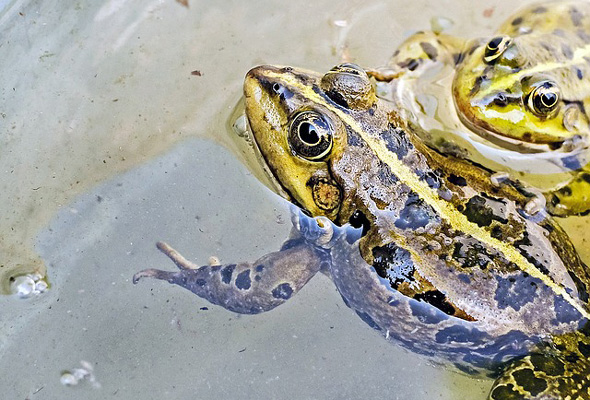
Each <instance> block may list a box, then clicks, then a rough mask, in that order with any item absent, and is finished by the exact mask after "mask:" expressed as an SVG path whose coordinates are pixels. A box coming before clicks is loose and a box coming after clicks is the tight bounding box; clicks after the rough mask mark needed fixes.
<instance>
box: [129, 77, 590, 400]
mask: <svg viewBox="0 0 590 400" xmlns="http://www.w3.org/2000/svg"><path fill="white" fill-rule="evenodd" d="M244 86H245V87H244V91H245V98H246V111H247V116H248V119H249V123H250V126H251V128H252V131H253V135H254V138H255V140H256V143H257V145H258V147H259V149H260V151H261V154H262V156H263V158H264V160H265V162H266V164H267V166H268V168H269V170H270V171H271V172H272V174H273V175H274V177H275V178H276V179H277V181H278V182H279V183H280V185H281V186H282V188H283V191H284V192H285V195H286V196H288V198H289V199H290V200H291V201H293V202H294V203H296V204H297V205H298V206H299V207H300V208H301V209H303V210H304V211H305V213H307V214H311V216H312V217H315V218H312V217H310V216H307V215H306V214H304V213H302V212H299V211H295V212H294V217H293V224H294V228H293V231H292V234H291V237H290V239H289V240H288V241H287V242H285V244H284V245H283V247H282V249H281V250H279V251H278V252H274V253H270V254H268V255H266V256H264V257H262V258H261V259H259V260H257V261H255V262H254V263H240V264H228V265H223V266H202V267H198V266H196V265H194V264H192V263H190V262H188V261H187V260H185V259H184V258H182V256H180V255H179V254H178V253H176V252H175V251H174V250H173V249H172V248H170V247H169V246H167V245H165V244H163V243H160V244H159V245H158V247H159V248H160V250H162V251H163V252H164V253H165V254H167V255H168V256H169V257H170V258H171V259H172V260H173V261H174V262H175V263H176V265H177V266H178V267H179V268H180V271H177V272H168V271H162V270H155V269H150V270H144V271H141V272H139V273H137V274H136V275H135V276H134V282H137V281H138V280H139V279H140V278H142V277H152V278H157V279H163V280H167V281H168V282H170V283H174V284H177V285H179V286H182V287H184V288H186V289H188V290H191V291H192V292H193V293H195V294H197V295H198V296H200V297H202V298H204V299H206V300H208V301H210V302H211V303H214V304H218V305H221V306H222V307H224V308H226V309H228V310H231V311H234V312H239V313H246V314H255V313H260V312H263V311H267V310H270V309H272V308H274V307H276V306H278V305H280V304H282V303H284V302H285V301H287V300H288V299H289V298H290V297H292V296H293V295H294V294H296V293H297V291H298V290H299V289H301V287H303V286H304V285H305V284H306V283H307V282H308V281H309V279H311V278H312V277H313V276H314V275H315V274H316V273H317V272H318V271H321V272H323V273H325V274H326V275H328V276H329V277H330V278H331V279H332V280H333V281H334V283H335V285H336V287H337V288H338V290H339V292H340V294H341V295H342V298H343V300H344V301H345V303H346V304H347V305H348V306H349V307H350V308H351V309H353V310H354V311H355V312H356V313H357V314H358V315H359V316H360V317H361V318H362V319H363V320H364V321H365V322H366V323H368V324H369V325H370V326H371V327H373V328H374V329H376V330H378V331H379V332H380V333H381V334H382V335H383V336H384V337H385V338H386V339H388V340H390V341H392V342H396V343H398V344H401V345H403V346H405V347H406V348H408V349H410V350H412V351H414V352H417V353H420V354H423V355H426V356H428V357H430V358H431V359H432V360H434V361H435V362H439V363H445V364H451V365H454V366H455V367H456V368H458V369H460V370H462V371H465V372H468V373H474V374H475V373H484V374H488V375H491V376H499V378H498V380H497V382H496V383H495V385H494V388H493V389H492V392H491V395H490V396H491V398H493V399H497V400H498V399H504V400H505V399H512V398H523V399H535V398H562V397H563V398H565V396H566V395H571V396H574V395H575V394H576V393H579V389H578V388H577V386H576V385H574V384H572V383H571V380H572V379H573V380H575V382H576V384H578V383H579V384H582V389H581V390H583V391H584V393H585V394H584V396H587V395H588V383H587V381H586V380H585V378H582V376H586V375H587V373H588V368H589V365H588V363H587V361H586V358H585V357H584V356H583V354H584V351H585V350H586V347H585V346H587V345H590V341H589V340H588V336H587V331H586V329H587V328H586V327H587V321H588V320H587V316H588V285H589V284H590V276H589V274H588V269H587V268H586V266H585V265H584V264H583V263H582V262H581V261H580V259H579V257H578V255H577V253H576V252H575V250H574V248H573V246H572V244H571V242H570V241H569V239H568V237H567V235H566V234H565V233H564V232H563V231H562V230H561V228H560V227H559V226H558V225H557V224H556V223H555V222H554V221H553V220H552V219H551V218H550V217H549V216H548V215H546V214H545V213H544V212H543V211H541V212H539V213H537V214H535V215H534V216H531V215H528V214H526V213H525V212H524V211H523V209H524V207H525V205H526V203H527V202H528V200H529V195H528V193H527V191H526V189H525V188H521V187H518V186H516V185H515V184H513V183H512V182H506V183H505V184H504V185H502V186H494V185H492V184H491V183H490V174H489V172H487V171H484V170H482V169H480V168H478V167H475V166H473V165H471V164H469V163H468V162H465V161H462V160H459V159H455V158H453V157H450V156H445V155H442V154H439V153H436V152H434V151H432V150H430V149H428V148H427V147H426V146H424V144H423V143H422V142H421V141H420V140H419V139H418V138H417V137H415V136H413V135H409V134H408V133H407V132H406V131H405V130H404V129H403V128H404V125H403V121H399V120H397V117H396V114H395V113H393V114H391V110H390V109H388V108H387V105H386V104H385V103H384V102H382V101H380V100H377V99H376V98H375V95H374V93H373V91H372V88H371V85H370V83H369V80H368V77H367V75H366V74H365V73H364V72H363V71H362V69H360V68H358V67H356V66H352V65H344V66H339V67H336V68H334V69H333V70H332V71H330V72H328V73H327V74H326V75H324V76H321V75H318V74H315V73H312V72H308V71H302V70H296V69H293V68H279V67H272V66H261V67H257V68H254V69H252V70H251V71H250V72H249V73H248V75H247V77H246V82H245V85H244ZM310 112H311V113H313V114H314V115H315V116H316V117H317V118H318V120H321V121H324V123H325V126H327V127H329V129H328V130H329V135H330V138H331V139H330V140H332V142H331V146H330V147H326V148H328V149H329V152H328V153H326V155H325V156H323V157H322V158H319V159H314V160H313V161H309V160H307V159H305V157H301V156H300V155H298V154H297V153H296V151H295V150H294V149H295V148H297V147H296V145H294V144H293V140H294V139H293V136H292V135H290V132H291V128H292V127H293V126H294V121H298V118H299V117H300V116H301V114H302V113H310ZM318 120H316V121H318ZM315 128H316V129H320V128H319V125H316V127H315ZM307 133H309V132H307ZM299 134H300V136H299V139H300V138H301V135H302V134H301V133H299ZM351 225H352V226H355V227H358V229H353V228H352V227H351ZM525 270H526V271H528V272H525ZM560 290H564V291H563V292H562V294H559V293H560V292H559V291H560ZM566 293H567V294H566ZM566 297H567V298H568V299H569V301H568V300H566ZM584 315H585V316H584ZM559 366H561V368H559ZM519 371H526V372H519ZM549 375H551V379H550V376H549ZM541 381H542V382H541ZM533 384H534V387H533ZM543 385H544V387H543ZM518 391H522V395H521V396H520V397H515V396H516V393H517V392H518ZM539 396H545V397H539ZM547 396H553V397H547ZM556 396H557V397H556ZM580 398H584V397H580Z"/></svg>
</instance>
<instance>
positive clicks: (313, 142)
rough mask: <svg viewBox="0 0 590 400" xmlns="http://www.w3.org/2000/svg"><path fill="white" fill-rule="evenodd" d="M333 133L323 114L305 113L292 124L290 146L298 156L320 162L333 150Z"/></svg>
mask: <svg viewBox="0 0 590 400" xmlns="http://www.w3.org/2000/svg"><path fill="white" fill-rule="evenodd" d="M333 131H334V130H333V128H332V126H331V125H330V123H329V122H328V121H327V120H326V118H324V117H323V116H322V115H321V114H319V113H317V112H315V111H303V112H301V113H299V114H297V116H295V118H294V119H293V121H292V122H291V127H290V128H289V138H288V140H289V145H290V146H291V150H293V152H294V153H295V154H296V155H298V156H300V157H303V158H305V159H306V160H309V161H320V160H321V159H323V158H325V157H326V156H327V155H328V154H330V151H331V150H332V141H333V139H332V136H333Z"/></svg>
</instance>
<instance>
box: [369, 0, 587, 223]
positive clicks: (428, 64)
mask: <svg viewBox="0 0 590 400" xmlns="http://www.w3.org/2000/svg"><path fill="white" fill-rule="evenodd" d="M370 73H371V74H372V75H373V76H374V77H375V78H376V79H377V81H380V82H384V81H390V83H389V84H388V85H389V87H388V88H387V91H386V93H385V94H384V95H383V97H384V98H387V99H389V100H391V101H393V102H394V103H396V107H397V108H398V110H399V112H400V113H401V114H403V117H404V118H406V119H408V120H409V121H413V126H412V129H413V130H414V131H415V133H417V134H419V135H421V136H422V137H423V139H425V140H426V141H427V142H428V143H429V144H430V145H433V146H435V147H437V148H439V149H441V150H442V151H445V152H448V151H452V152H454V154H455V155H459V156H461V157H465V158H469V159H472V160H473V159H477V157H478V156H479V155H483V158H486V159H487V160H488V161H489V160H492V161H495V162H496V165H490V168H492V169H504V170H506V169H512V170H513V171H525V172H532V173H536V174H539V173H540V171H543V173H544V174H549V173H559V172H563V171H573V178H572V177H571V174H568V175H569V176H567V175H566V176H565V179H563V180H564V182H563V183H561V184H559V183H558V185H557V187H558V189H556V190H547V189H545V190H544V191H545V197H546V200H547V207H548V209H549V211H550V212H551V213H552V214H554V215H559V216H565V215H571V214H584V213H587V212H588V211H589V210H590V165H588V161H589V160H590V158H589V150H588V147H589V141H590V125H589V124H590V117H589V113H590V2H586V1H579V0H576V1H551V2H546V3H541V4H533V5H530V6H528V7H526V8H524V9H522V10H521V11H519V12H517V13H516V14H515V15H513V16H511V17H510V18H509V19H508V20H507V21H506V22H505V23H504V24H503V25H502V26H501V27H500V28H499V29H498V31H497V33H496V34H495V36H494V37H492V38H491V39H476V40H464V39H461V38H456V37H452V36H450V35H445V34H440V33H434V32H419V33H417V34H415V35H413V36H411V37H410V38H408V39H407V40H406V41H405V42H404V43H403V44H402V45H401V46H400V48H399V49H398V51H397V52H396V53H395V54H394V56H393V58H392V59H391V61H390V63H389V66H388V68H385V69H381V70H373V71H370ZM432 103H436V104H434V105H432ZM429 105H430V107H429ZM449 134H451V135H453V136H454V138H453V139H452V142H449V141H448V138H449ZM449 147H452V148H449ZM478 162H480V161H479V160H478ZM498 167H499V168H498ZM504 167H506V168H504ZM551 189H552V188H551Z"/></svg>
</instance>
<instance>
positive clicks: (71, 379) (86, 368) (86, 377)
mask: <svg viewBox="0 0 590 400" xmlns="http://www.w3.org/2000/svg"><path fill="white" fill-rule="evenodd" d="M80 365H81V366H82V368H74V369H72V370H71V371H63V372H62V374H61V377H60V378H59V381H60V382H61V384H62V385H64V386H75V385H77V384H78V383H80V382H81V381H88V382H90V384H91V385H92V387H94V388H96V389H98V388H100V383H98V382H97V381H96V377H95V376H94V373H93V372H94V367H93V366H92V364H90V363H89V362H88V361H84V360H82V361H80Z"/></svg>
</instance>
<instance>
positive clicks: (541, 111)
mask: <svg viewBox="0 0 590 400" xmlns="http://www.w3.org/2000/svg"><path fill="white" fill-rule="evenodd" d="M559 98H560V94H559V88H558V87H557V85H556V84H555V83H553V82H551V81H542V82H539V83H538V84H537V85H535V86H534V87H533V89H532V90H531V92H530V94H529V95H528V98H527V107H528V108H529V110H531V111H532V112H533V113H534V114H536V115H538V116H546V115H548V114H550V113H551V112H552V111H553V110H555V109H556V108H557V106H558V105H559Z"/></svg>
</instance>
